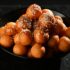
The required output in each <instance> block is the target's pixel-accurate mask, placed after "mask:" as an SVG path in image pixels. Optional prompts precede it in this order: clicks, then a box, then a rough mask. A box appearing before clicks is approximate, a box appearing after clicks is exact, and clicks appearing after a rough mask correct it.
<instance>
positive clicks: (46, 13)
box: [39, 9, 55, 23]
mask: <svg viewBox="0 0 70 70" xmlns="http://www.w3.org/2000/svg"><path fill="white" fill-rule="evenodd" d="M42 12H43V13H42V14H41V16H40V17H39V21H42V22H48V21H51V22H52V23H54V22H55V18H54V14H53V12H52V11H51V10H49V9H43V10H42Z"/></svg>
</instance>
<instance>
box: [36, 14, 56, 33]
mask: <svg viewBox="0 0 70 70" xmlns="http://www.w3.org/2000/svg"><path fill="white" fill-rule="evenodd" d="M36 26H37V27H40V28H41V29H43V30H44V32H49V34H52V33H53V32H54V30H55V29H54V28H55V18H54V17H52V16H51V15H48V13H43V14H42V15H41V16H40V17H39V20H38V22H37V25H36Z"/></svg>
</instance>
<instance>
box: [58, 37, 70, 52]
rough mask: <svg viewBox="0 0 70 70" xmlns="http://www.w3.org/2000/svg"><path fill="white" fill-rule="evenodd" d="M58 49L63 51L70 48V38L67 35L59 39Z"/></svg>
mask: <svg viewBox="0 0 70 70" xmlns="http://www.w3.org/2000/svg"><path fill="white" fill-rule="evenodd" d="M58 49H59V50H60V51H62V52H68V51H69V50H70V39H69V38H68V37H66V36H62V37H61V38H60V41H59V46H58Z"/></svg>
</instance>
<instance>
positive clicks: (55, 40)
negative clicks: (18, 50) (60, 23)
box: [48, 35, 59, 48]
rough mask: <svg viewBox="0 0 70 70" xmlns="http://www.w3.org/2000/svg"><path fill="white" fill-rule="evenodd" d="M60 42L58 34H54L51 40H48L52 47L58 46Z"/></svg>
mask: <svg viewBox="0 0 70 70" xmlns="http://www.w3.org/2000/svg"><path fill="white" fill-rule="evenodd" d="M58 44H59V36H58V35H54V36H52V37H51V38H50V40H49V41H48V46H49V47H51V48H55V47H57V46H58Z"/></svg>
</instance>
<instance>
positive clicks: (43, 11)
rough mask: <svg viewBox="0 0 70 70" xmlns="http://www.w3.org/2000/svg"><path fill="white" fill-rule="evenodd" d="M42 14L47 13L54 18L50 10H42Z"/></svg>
mask: <svg viewBox="0 0 70 70" xmlns="http://www.w3.org/2000/svg"><path fill="white" fill-rule="evenodd" d="M42 13H47V14H48V15H51V16H53V17H54V14H53V12H52V11H51V10H50V9H43V10H42Z"/></svg>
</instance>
